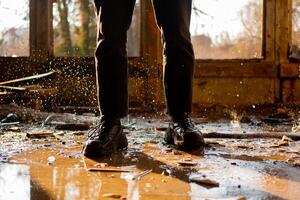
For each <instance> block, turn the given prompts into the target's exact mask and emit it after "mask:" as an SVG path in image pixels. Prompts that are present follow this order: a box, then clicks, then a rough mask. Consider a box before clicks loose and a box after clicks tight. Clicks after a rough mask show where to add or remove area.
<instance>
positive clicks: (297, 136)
mask: <svg viewBox="0 0 300 200" xmlns="http://www.w3.org/2000/svg"><path fill="white" fill-rule="evenodd" d="M284 135H286V136H288V137H289V138H291V139H293V140H294V141H299V140H300V134H289V133H287V132H282V133H272V132H268V133H247V134H244V133H220V132H210V133H204V134H203V136H204V138H229V139H256V138H277V139H282V137H283V136H284Z"/></svg>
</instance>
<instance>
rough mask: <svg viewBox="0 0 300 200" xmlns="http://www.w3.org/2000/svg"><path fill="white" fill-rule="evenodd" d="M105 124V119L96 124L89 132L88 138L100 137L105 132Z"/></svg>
mask: <svg viewBox="0 0 300 200" xmlns="http://www.w3.org/2000/svg"><path fill="white" fill-rule="evenodd" d="M104 124H105V123H104V121H102V122H100V123H99V124H97V125H96V126H94V127H93V128H92V129H91V130H90V131H89V132H88V138H89V139H95V138H97V137H99V136H100V135H101V134H102V133H103V132H104V130H105V129H106V127H105V126H104ZM99 130H100V131H99Z"/></svg>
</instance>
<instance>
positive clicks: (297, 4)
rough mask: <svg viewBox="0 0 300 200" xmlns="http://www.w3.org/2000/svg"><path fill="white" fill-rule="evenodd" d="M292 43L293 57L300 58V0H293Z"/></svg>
mask: <svg viewBox="0 0 300 200" xmlns="http://www.w3.org/2000/svg"><path fill="white" fill-rule="evenodd" d="M292 12H293V15H292V24H293V25H292V45H291V55H290V57H291V58H292V59H297V60H300V0H294V1H293V8H292Z"/></svg>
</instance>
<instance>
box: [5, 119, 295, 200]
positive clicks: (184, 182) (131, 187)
mask: <svg viewBox="0 0 300 200" xmlns="http://www.w3.org/2000/svg"><path fill="white" fill-rule="evenodd" d="M196 121H197V120H196ZM125 124H126V126H125V131H126V132H127V136H128V139H129V142H130V145H129V148H128V149H127V150H125V151H123V152H120V153H118V154H114V155H112V156H111V157H106V158H99V159H95V160H92V159H88V158H84V157H83V156H82V155H81V147H82V144H83V142H84V140H85V138H86V136H85V135H83V134H85V132H78V131H77V132H74V131H56V130H53V128H52V127H47V126H46V127H43V128H42V127H40V125H25V124H23V125H18V126H17V127H16V126H14V127H6V128H5V129H2V130H1V134H0V139H1V147H0V153H1V154H0V199H3V200H4V199H39V200H40V199H72V200H73V199H74V200H76V199H133V200H135V199H192V200H194V199H295V200H296V199H299V198H300V168H299V163H300V142H297V141H282V140H280V139H221V138H216V139H206V142H207V144H208V145H207V146H206V147H204V148H201V149H198V150H195V151H193V152H184V151H180V150H175V149H173V148H172V147H170V146H165V145H163V144H162V138H163V129H164V127H165V126H166V122H160V121H157V120H155V119H128V120H127V121H126V122H125ZM197 125H198V126H199V127H200V128H201V129H202V130H203V131H204V132H205V131H209V130H214V131H216V130H223V131H228V132H230V131H234V132H242V133H243V132H244V133H245V132H249V131H252V132H255V131H259V128H258V127H248V126H247V125H243V124H240V125H239V126H238V127H237V126H233V125H232V123H230V122H228V121H225V122H217V123H209V122H205V123H204V122H201V120H198V121H197ZM157 127H159V128H157ZM264 128H265V129H264V130H260V131H266V129H268V128H270V127H267V128H266V127H264ZM289 128H291V127H288V126H286V127H283V126H280V127H279V128H278V129H280V131H282V130H283V129H286V130H285V131H288V130H289ZM39 129H44V130H48V131H50V132H51V131H52V132H53V133H54V137H48V138H42V139H32V138H31V139H28V138H26V136H25V135H26V133H27V132H28V131H32V130H39ZM272 130H273V131H276V130H275V129H274V127H272ZM268 131H269V130H268ZM299 134H300V133H299ZM90 168H97V170H98V171H89V169H90ZM103 170H115V172H111V171H110V172H107V171H106V172H104V171H103ZM146 170H152V171H151V173H150V174H147V175H145V176H143V177H141V178H140V179H137V180H136V179H134V178H133V177H134V176H135V175H137V174H140V173H141V172H144V171H146ZM119 171H123V172H119ZM204 179H205V180H206V181H207V180H209V181H213V184H212V185H210V184H208V183H207V182H205V183H203V180H204ZM195 180H196V181H195ZM197 180H201V181H197Z"/></svg>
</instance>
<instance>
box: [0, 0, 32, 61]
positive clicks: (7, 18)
mask: <svg viewBox="0 0 300 200" xmlns="http://www.w3.org/2000/svg"><path fill="white" fill-rule="evenodd" d="M0 56H3V57H17V56H29V0H15V1H11V0H0Z"/></svg>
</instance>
